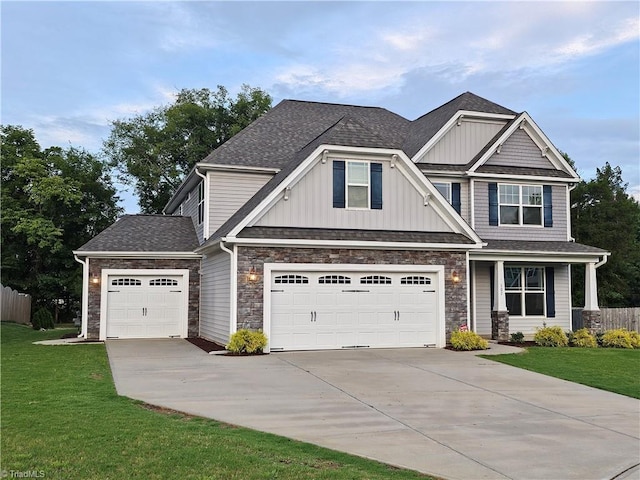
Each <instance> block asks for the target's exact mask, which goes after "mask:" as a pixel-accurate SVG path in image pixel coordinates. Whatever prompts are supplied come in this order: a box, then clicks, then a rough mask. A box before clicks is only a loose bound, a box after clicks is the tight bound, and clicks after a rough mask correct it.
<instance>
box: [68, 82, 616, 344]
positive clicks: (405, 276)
mask: <svg viewBox="0 0 640 480" xmlns="http://www.w3.org/2000/svg"><path fill="white" fill-rule="evenodd" d="M578 181H579V178H578V175H577V174H576V172H575V171H574V170H573V169H572V168H571V166H570V165H569V164H567V162H566V161H565V160H564V158H563V157H562V155H561V154H560V153H559V152H558V150H557V149H556V148H555V147H554V146H553V144H552V143H551V141H550V140H549V139H548V138H547V136H546V135H545V134H544V133H543V132H542V131H541V130H540V128H539V127H538V126H537V125H536V123H535V122H534V121H533V119H532V118H531V117H530V116H529V115H528V114H527V113H526V112H522V113H517V112H514V111H512V110H510V109H508V108H505V107H502V106H500V105H497V104H495V103H493V102H490V101H488V100H485V99H483V98H481V97H478V96H476V95H474V94H472V93H464V94H462V95H460V96H459V97H457V98H454V99H453V100H451V101H449V102H447V103H445V104H444V105H442V106H440V107H438V108H436V109H435V110H433V111H431V112H429V113H427V114H425V115H424V116H422V117H420V118H418V119H416V120H414V121H409V120H407V119H405V118H403V117H401V116H399V115H396V114H394V113H392V112H390V111H388V110H385V109H383V108H375V107H361V106H351V105H338V104H328V103H314V102H306V101H294V100H285V101H283V102H281V103H279V104H278V105H277V106H276V107H274V108H273V109H272V110H270V111H269V112H268V113H267V114H265V115H264V116H262V117H261V118H260V119H258V120H256V121H255V122H254V123H252V124H251V125H249V126H248V127H247V128H245V129H244V130H243V131H241V132H240V133H238V134H237V135H236V136H234V137H233V138H231V139H230V140H229V141H227V142H226V143H225V144H223V145H222V146H221V147H219V148H218V149H216V150H215V151H213V152H212V153H211V154H210V155H209V156H207V157H206V158H204V159H202V161H201V162H200V163H198V164H197V165H196V166H195V167H194V168H193V170H192V171H191V172H190V173H189V175H188V176H187V177H186V178H185V180H184V182H183V183H182V185H181V186H180V188H178V190H177V191H176V192H175V195H174V196H173V198H172V199H171V200H170V201H169V203H168V204H167V206H166V208H165V212H164V213H165V215H126V216H124V217H122V218H121V219H119V220H118V221H117V222H116V223H114V224H113V225H112V226H110V227H109V228H107V229H106V230H105V231H103V232H102V233H100V234H99V235H97V236H96V237H95V238H94V239H92V240H91V241H89V242H88V243H87V244H85V245H83V246H82V247H80V248H79V249H78V250H76V251H75V252H74V253H75V255H76V259H77V260H78V261H79V262H81V263H82V264H83V266H84V296H83V309H82V335H83V336H85V337H86V338H95V339H98V338H99V339H107V338H145V337H150V338H152V337H193V336H200V337H203V338H206V339H209V340H212V341H215V342H218V343H220V344H225V343H227V342H228V340H229V336H230V335H231V334H232V333H233V332H235V331H236V330H238V329H241V328H251V329H262V330H263V331H264V332H265V334H266V335H267V337H268V339H269V345H268V349H267V351H272V352H273V351H280V350H312V349H340V348H350V347H351V348H359V347H369V348H376V347H424V346H435V347H443V346H444V345H445V344H446V342H447V338H448V335H449V334H450V333H451V332H452V331H454V330H457V329H459V328H461V327H462V328H469V329H471V330H473V331H475V332H477V333H479V334H480V335H483V336H486V337H492V338H496V339H507V338H508V337H509V334H510V333H514V332H523V333H524V334H526V335H530V334H533V333H534V332H535V329H536V328H538V327H541V326H542V325H543V324H546V325H549V326H551V325H559V326H560V327H562V328H563V329H564V330H570V328H571V308H572V305H571V282H570V278H571V266H572V265H575V264H584V265H585V266H586V268H585V271H586V278H585V284H586V287H585V288H586V291H585V298H586V305H585V307H584V308H585V312H584V319H585V324H586V325H587V326H592V325H595V324H597V322H598V321H599V310H598V301H597V295H596V269H597V268H598V266H600V265H602V264H603V263H604V262H605V261H606V259H607V256H608V252H605V251H603V250H601V249H598V248H594V247H590V246H587V245H581V244H578V243H575V242H574V241H573V239H572V238H571V226H570V215H569V209H570V203H569V192H570V191H571V189H572V188H573V187H574V186H575V184H576V183H577V182H578Z"/></svg>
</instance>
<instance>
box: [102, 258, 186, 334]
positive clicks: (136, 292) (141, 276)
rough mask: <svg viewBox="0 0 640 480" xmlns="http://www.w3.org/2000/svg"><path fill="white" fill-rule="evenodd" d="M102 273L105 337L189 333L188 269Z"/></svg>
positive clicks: (105, 271)
mask: <svg viewBox="0 0 640 480" xmlns="http://www.w3.org/2000/svg"><path fill="white" fill-rule="evenodd" d="M102 275H103V278H104V280H103V286H104V287H103V290H106V294H103V297H102V298H103V299H104V300H103V301H104V303H105V305H104V309H105V310H106V315H105V317H104V318H106V322H103V323H104V330H105V332H104V338H107V339H108V338H167V337H186V336H187V304H188V295H187V294H188V284H189V271H188V270H182V271H175V270H157V271H140V270H130V271H119V272H113V271H110V270H103V272H102ZM101 337H102V335H101Z"/></svg>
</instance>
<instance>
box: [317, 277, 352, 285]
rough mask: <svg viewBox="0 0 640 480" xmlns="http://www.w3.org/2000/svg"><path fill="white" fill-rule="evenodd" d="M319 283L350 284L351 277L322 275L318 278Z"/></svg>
mask: <svg viewBox="0 0 640 480" xmlns="http://www.w3.org/2000/svg"><path fill="white" fill-rule="evenodd" d="M318 283H319V284H320V285H350V284H351V278H349V277H345V276H344V275H324V276H322V277H320V278H318Z"/></svg>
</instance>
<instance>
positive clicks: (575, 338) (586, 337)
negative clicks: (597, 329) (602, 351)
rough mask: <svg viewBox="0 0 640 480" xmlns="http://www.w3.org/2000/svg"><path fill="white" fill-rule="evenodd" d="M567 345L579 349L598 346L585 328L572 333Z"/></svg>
mask: <svg viewBox="0 0 640 480" xmlns="http://www.w3.org/2000/svg"><path fill="white" fill-rule="evenodd" d="M569 344H570V345H572V346H574V347H581V348H596V347H597V346H598V343H597V342H596V339H595V337H594V336H593V335H591V332H589V330H587V329H586V328H581V329H580V330H576V331H575V332H573V333H572V335H571V339H570V342H569Z"/></svg>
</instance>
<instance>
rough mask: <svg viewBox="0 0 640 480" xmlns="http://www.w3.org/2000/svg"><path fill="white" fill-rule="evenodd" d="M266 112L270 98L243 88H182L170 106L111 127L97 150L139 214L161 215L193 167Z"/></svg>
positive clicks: (255, 90) (246, 87)
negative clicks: (233, 93) (133, 197)
mask: <svg viewBox="0 0 640 480" xmlns="http://www.w3.org/2000/svg"><path fill="white" fill-rule="evenodd" d="M270 108H271V97H270V96H269V95H268V94H266V93H265V92H263V91H262V90H260V89H257V88H251V87H249V86H248V85H243V86H242V90H241V91H240V93H239V94H238V95H237V97H236V98H235V100H233V99H231V98H230V97H229V93H228V92H227V90H226V89H225V88H224V87H222V86H218V89H217V90H216V91H211V90H209V89H207V88H203V89H200V90H187V89H183V90H181V91H180V93H178V95H177V96H176V100H175V102H174V103H173V104H171V105H167V106H161V107H157V108H155V109H154V110H152V111H151V112H148V113H146V114H143V115H136V116H134V117H133V118H130V119H126V120H116V121H114V122H113V123H112V130H111V134H110V136H109V138H108V139H107V140H106V141H105V142H104V145H103V151H104V154H105V155H106V157H107V158H108V159H109V163H110V165H111V166H112V167H114V168H115V169H116V171H118V172H119V179H120V181H122V182H123V183H125V184H128V185H133V186H134V189H135V192H136V194H137V195H138V201H139V205H140V208H141V210H142V212H143V213H161V212H162V209H163V208H164V206H165V205H166V204H167V202H168V201H169V199H170V198H171V195H172V194H173V192H174V191H175V190H176V188H178V186H179V185H180V183H181V182H182V180H183V178H184V176H185V175H186V174H187V173H188V172H189V171H190V170H191V169H192V168H193V166H194V165H195V164H196V163H197V162H199V161H201V160H203V159H204V158H205V157H206V156H207V155H208V154H209V153H211V152H212V151H213V150H215V149H216V148H217V147H219V146H220V145H222V144H223V143H224V142H225V141H227V140H228V139H229V138H231V137H232V136H233V135H235V134H236V133H238V132H239V131H240V130H242V129H243V128H244V127H246V126H247V125H249V124H250V123H251V122H253V121H254V120H256V119H257V118H258V117H260V116H261V115H262V114H264V113H265V112H266V111H268V110H269V109H270Z"/></svg>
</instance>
